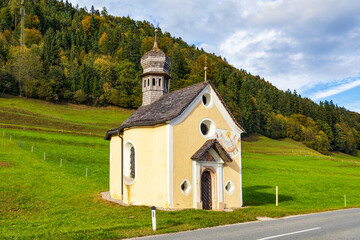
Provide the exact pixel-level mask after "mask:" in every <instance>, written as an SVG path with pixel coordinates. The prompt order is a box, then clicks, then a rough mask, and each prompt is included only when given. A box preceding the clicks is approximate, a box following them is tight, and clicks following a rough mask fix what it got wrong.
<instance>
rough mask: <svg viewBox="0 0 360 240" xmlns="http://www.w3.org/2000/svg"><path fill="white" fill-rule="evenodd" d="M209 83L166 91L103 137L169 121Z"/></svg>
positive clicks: (107, 137) (108, 137)
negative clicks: (123, 130)
mask: <svg viewBox="0 0 360 240" xmlns="http://www.w3.org/2000/svg"><path fill="white" fill-rule="evenodd" d="M208 84H209V82H201V83H198V84H195V85H191V86H189V87H186V88H182V89H180V90H176V91H173V92H170V93H167V94H165V95H163V96H162V97H160V98H159V99H158V100H156V101H155V102H153V103H152V104H150V105H145V106H141V107H139V108H138V109H137V110H136V111H135V112H134V113H133V114H132V115H131V116H130V117H129V118H128V119H126V120H125V121H124V122H123V123H122V124H121V125H120V126H119V127H117V128H114V129H112V130H109V131H108V132H107V133H106V136H105V139H107V140H108V139H110V136H111V135H112V134H115V133H117V132H118V131H120V130H122V129H124V128H126V127H131V126H151V125H155V124H160V123H163V122H167V121H170V120H172V119H174V118H176V117H177V116H179V115H180V114H181V113H182V112H183V111H185V109H186V108H187V107H188V106H189V105H190V103H191V102H192V101H193V100H194V99H195V98H196V96H197V95H198V94H199V93H200V92H201V91H202V90H203V89H204V88H205V87H206V86H207V85H208Z"/></svg>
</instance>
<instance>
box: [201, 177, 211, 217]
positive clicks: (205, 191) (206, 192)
mask: <svg viewBox="0 0 360 240" xmlns="http://www.w3.org/2000/svg"><path fill="white" fill-rule="evenodd" d="M211 199H212V193H211V174H210V172H209V171H204V172H203V173H202V175H201V201H202V203H203V209H205V210H211V209H212V200H211Z"/></svg>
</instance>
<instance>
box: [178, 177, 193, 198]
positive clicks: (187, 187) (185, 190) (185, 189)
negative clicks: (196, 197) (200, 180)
mask: <svg viewBox="0 0 360 240" xmlns="http://www.w3.org/2000/svg"><path fill="white" fill-rule="evenodd" d="M180 191H181V192H182V194H184V195H185V196H187V195H189V193H190V191H191V184H190V182H189V180H187V179H184V180H183V181H182V182H181V184H180Z"/></svg>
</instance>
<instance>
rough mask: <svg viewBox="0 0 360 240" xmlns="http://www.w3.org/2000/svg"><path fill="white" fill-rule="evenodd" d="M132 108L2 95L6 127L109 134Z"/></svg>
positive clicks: (0, 101)
mask: <svg viewBox="0 0 360 240" xmlns="http://www.w3.org/2000/svg"><path fill="white" fill-rule="evenodd" d="M131 113H132V110H128V109H124V108H119V107H100V108H99V107H89V106H85V105H74V104H53V103H49V102H45V101H40V100H35V99H26V98H19V97H14V96H10V95H8V96H7V97H0V124H1V126H2V127H6V126H7V127H12V128H14V127H17V128H23V127H25V128H31V129H37V130H47V131H67V132H75V133H84V134H90V132H91V133H92V134H96V135H99V136H105V133H106V131H107V130H109V129H111V128H114V127H116V126H118V125H120V123H122V122H123V121H124V120H125V119H126V118H128V117H129V116H130V115H131Z"/></svg>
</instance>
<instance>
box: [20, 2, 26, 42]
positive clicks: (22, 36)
mask: <svg viewBox="0 0 360 240" xmlns="http://www.w3.org/2000/svg"><path fill="white" fill-rule="evenodd" d="M20 15H21V36H20V44H21V47H22V48H23V47H24V45H25V36H24V25H25V6H24V0H21V8H20Z"/></svg>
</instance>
